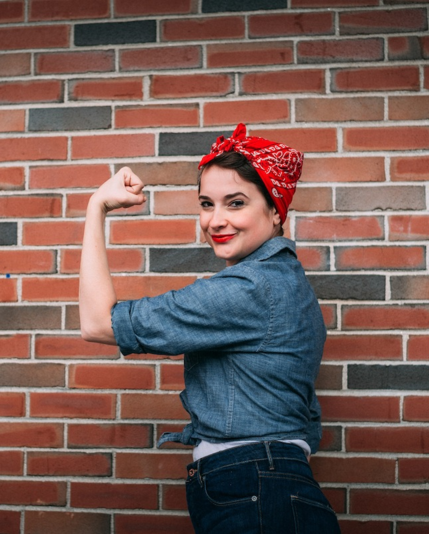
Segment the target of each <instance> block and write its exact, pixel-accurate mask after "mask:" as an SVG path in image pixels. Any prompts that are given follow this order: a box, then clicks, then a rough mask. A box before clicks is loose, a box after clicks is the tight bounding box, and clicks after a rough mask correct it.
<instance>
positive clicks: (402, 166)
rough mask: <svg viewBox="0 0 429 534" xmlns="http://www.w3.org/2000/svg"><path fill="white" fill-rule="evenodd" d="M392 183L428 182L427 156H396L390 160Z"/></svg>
mask: <svg viewBox="0 0 429 534" xmlns="http://www.w3.org/2000/svg"><path fill="white" fill-rule="evenodd" d="M390 177H391V179H392V181H416V182H417V181H426V180H429V156H417V155H416V156H412V157H406V156H398V157H394V158H391V160H390Z"/></svg>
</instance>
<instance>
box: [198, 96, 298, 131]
mask: <svg viewBox="0 0 429 534" xmlns="http://www.w3.org/2000/svg"><path fill="white" fill-rule="evenodd" d="M203 112H204V126H213V125H218V124H237V123H239V122H245V123H251V122H253V123H254V122H257V123H265V122H268V123H275V122H282V123H284V122H289V121H290V113H289V102H288V101H287V100H271V99H264V100H241V101H240V100H229V101H223V102H207V103H206V104H204V110H203Z"/></svg>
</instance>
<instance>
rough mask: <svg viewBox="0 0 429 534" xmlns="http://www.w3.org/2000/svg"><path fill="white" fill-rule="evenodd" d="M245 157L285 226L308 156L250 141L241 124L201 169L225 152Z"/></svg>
mask: <svg viewBox="0 0 429 534" xmlns="http://www.w3.org/2000/svg"><path fill="white" fill-rule="evenodd" d="M232 151H235V152H238V153H239V154H242V155H243V156H244V157H245V158H246V159H247V160H248V161H249V162H250V163H251V164H252V165H253V167H254V168H255V170H256V172H257V173H258V174H259V176H260V178H261V180H262V181H263V183H264V185H265V187H266V188H267V190H268V193H269V194H270V196H271V198H272V199H273V202H274V205H275V207H276V209H277V212H278V214H279V215H280V219H281V221H282V224H283V223H284V222H285V220H286V216H287V212H288V208H289V205H290V203H291V202H292V197H293V195H294V193H295V190H296V182H297V181H298V180H299V178H300V176H301V171H302V162H303V159H304V155H303V154H302V153H301V152H298V150H295V149H294V148H291V147H289V146H287V145H284V144H283V143H276V142H274V141H268V140H267V139H264V138H263V137H247V136H246V126H245V125H244V124H241V123H240V124H239V125H238V126H237V128H236V129H235V130H234V133H233V134H232V136H231V137H229V138H227V139H225V137H224V136H223V135H222V136H220V137H218V138H217V140H216V142H215V143H213V145H212V148H211V151H210V154H207V155H206V156H204V157H203V158H202V159H201V161H200V164H199V166H198V168H199V169H200V168H201V167H202V166H203V165H206V164H207V163H209V162H210V161H212V160H213V159H214V158H216V157H217V156H220V154H223V153H224V152H232Z"/></svg>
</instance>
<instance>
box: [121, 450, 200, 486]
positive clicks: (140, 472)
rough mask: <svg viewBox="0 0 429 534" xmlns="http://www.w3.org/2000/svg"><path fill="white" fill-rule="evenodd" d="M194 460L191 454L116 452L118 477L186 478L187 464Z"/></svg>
mask: <svg viewBox="0 0 429 534" xmlns="http://www.w3.org/2000/svg"><path fill="white" fill-rule="evenodd" d="M191 462H192V456H190V455H189V454H179V453H176V454H173V453H168V454H166V453H164V454H162V453H157V454H147V453H132V452H118V453H117V454H116V477H118V478H140V479H142V478H143V479H144V478H169V479H183V478H186V475H187V472H186V466H187V465H188V464H189V463H191Z"/></svg>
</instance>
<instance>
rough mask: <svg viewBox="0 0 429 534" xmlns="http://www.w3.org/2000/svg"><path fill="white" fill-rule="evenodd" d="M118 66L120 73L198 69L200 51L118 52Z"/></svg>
mask: <svg viewBox="0 0 429 534" xmlns="http://www.w3.org/2000/svg"><path fill="white" fill-rule="evenodd" d="M141 5H143V4H141ZM119 65H120V70H121V71H124V70H145V69H155V70H156V69H178V68H193V67H200V66H201V49H200V47H199V46H192V45H190V46H158V47H154V48H145V49H144V50H138V49H136V50H119Z"/></svg>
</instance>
